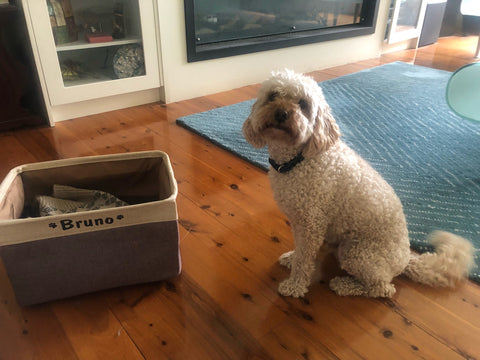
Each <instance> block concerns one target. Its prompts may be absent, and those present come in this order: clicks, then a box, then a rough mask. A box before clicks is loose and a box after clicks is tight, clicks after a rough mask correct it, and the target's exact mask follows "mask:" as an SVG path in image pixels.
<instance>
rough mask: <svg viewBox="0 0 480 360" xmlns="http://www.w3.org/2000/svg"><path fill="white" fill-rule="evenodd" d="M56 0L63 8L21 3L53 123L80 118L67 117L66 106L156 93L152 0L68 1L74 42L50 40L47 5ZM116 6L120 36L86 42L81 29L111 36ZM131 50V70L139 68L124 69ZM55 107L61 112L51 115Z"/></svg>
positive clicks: (31, 0)
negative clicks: (71, 13)
mask: <svg viewBox="0 0 480 360" xmlns="http://www.w3.org/2000/svg"><path fill="white" fill-rule="evenodd" d="M55 2H58V3H60V4H61V3H62V0H58V1H57V0H48V1H47V0H24V1H23V8H24V12H25V17H26V21H27V27H28V29H29V32H30V40H31V42H32V47H33V50H34V55H35V58H36V59H35V60H36V63H37V68H38V73H39V77H40V78H41V83H42V87H43V89H44V97H45V102H46V105H47V109H48V110H50V112H49V113H50V114H53V117H56V118H57V119H54V120H63V119H65V118H71V117H75V115H82V112H80V113H79V112H78V111H73V112H72V114H71V115H69V114H68V105H69V104H75V103H80V102H85V101H87V102H88V101H92V102H93V103H95V102H96V103H97V104H98V103H99V101H98V100H99V99H102V98H109V97H115V96H118V95H122V94H124V95H126V94H134V93H136V92H141V91H145V90H152V89H155V90H156V91H157V92H159V89H160V87H161V86H162V76H161V72H160V54H159V51H158V49H159V44H158V41H157V29H158V26H157V22H156V18H155V14H156V1H155V0H69V3H70V5H71V9H72V12H73V19H74V20H75V26H76V29H77V30H78V40H76V41H73V42H63V41H60V40H58V39H59V38H58V36H57V37H56V39H57V41H56V39H55V38H54V32H53V29H56V24H55V23H54V22H55V17H54V16H55V15H57V14H56V13H54V12H52V7H51V4H54V3H55ZM54 5H55V4H54ZM119 6H120V9H122V11H121V13H120V15H121V21H122V22H123V23H122V25H123V30H124V31H123V34H122V35H121V36H116V37H117V38H114V39H107V41H104V42H93V43H92V42H89V41H87V40H86V36H85V33H86V31H85V28H88V29H90V28H92V26H94V27H96V29H95V31H97V32H104V33H105V34H107V35H111V34H112V23H113V19H114V10H116V11H117V15H118V8H119ZM49 10H50V13H49ZM51 21H53V25H52V23H51ZM104 40H105V39H104ZM56 42H57V43H56ZM134 52H136V54H137V55H138V56H137V57H136V58H135V61H136V64H135V66H137V67H138V68H140V70H139V71H136V72H133V71H132V72H131V73H128V71H122V64H123V65H124V64H125V62H126V61H127V62H128V61H133V60H132V57H129V55H131V54H132V53H134ZM142 57H143V59H142ZM142 60H143V64H142ZM132 66H133V65H132ZM143 67H144V70H143ZM119 69H120V70H119ZM137 70H138V69H137ZM124 98H125V96H124ZM109 100H115V99H110V98H109ZM116 101H117V102H118V101H119V100H118V99H117V100H116ZM120 101H121V100H120ZM133 104H135V103H133ZM84 105H87V104H84ZM128 105H132V104H128ZM56 107H58V109H56ZM66 107H67V108H66ZM119 107H120V106H119V104H118V103H117V104H115V105H112V108H119ZM76 108H77V109H78V108H79V106H78V105H77V107H76ZM100 108H101V109H102V110H105V109H108V107H107V108H105V106H103V107H102V106H101V107H100ZM59 109H60V110H61V111H60V113H59V114H57V115H58V116H55V115H56V112H55V111H56V110H59ZM51 122H52V121H51Z"/></svg>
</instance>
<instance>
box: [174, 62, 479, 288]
mask: <svg viewBox="0 0 480 360" xmlns="http://www.w3.org/2000/svg"><path fill="white" fill-rule="evenodd" d="M450 75H451V73H450V72H447V71H441V70H436V69H431V68H425V67H421V66H415V65H410V64H406V63H401V62H396V63H391V64H387V65H382V66H379V67H376V68H372V69H368V70H363V71H360V72H357V73H354V74H350V75H346V76H342V77H339V78H336V79H332V80H327V81H324V82H322V83H320V86H321V87H322V89H323V92H324V94H325V98H326V99H327V101H328V103H329V104H330V106H331V108H332V111H333V114H334V116H335V119H336V120H337V123H338V125H339V127H340V130H341V132H342V138H343V140H344V141H345V142H346V143H347V144H349V145H350V146H351V147H352V148H353V149H355V150H356V151H357V152H358V153H359V154H360V155H361V156H362V157H363V158H365V159H366V160H368V161H369V162H370V164H372V166H373V167H374V168H375V169H377V171H378V172H380V173H381V174H382V175H383V177H384V178H385V179H386V180H387V181H388V182H389V183H390V184H391V185H392V186H393V188H394V189H395V191H396V192H397V194H398V196H399V197H400V199H401V200H402V203H403V206H404V209H405V214H406V217H407V222H408V228H409V232H410V238H411V244H412V248H413V249H415V250H417V251H420V252H424V251H429V250H431V248H430V246H429V245H428V244H427V243H426V241H425V239H426V236H427V234H428V233H430V232H431V231H433V230H437V229H440V230H446V231H450V232H453V233H455V234H458V235H461V236H463V237H465V238H467V239H469V240H470V241H472V243H473V244H474V246H475V248H476V249H477V251H476V254H475V260H476V267H475V268H474V269H473V271H472V273H471V278H472V279H473V280H475V281H477V282H480V256H479V255H480V254H479V250H478V249H479V248H480V224H479V219H480V123H475V122H471V121H468V120H463V119H461V118H460V117H458V116H457V115H455V114H454V113H453V111H451V110H450V108H449V107H448V105H447V103H446V100H445V89H446V85H447V82H448V79H449V77H450ZM253 103H254V100H251V101H245V102H242V103H239V104H235V105H231V106H227V107H223V108H218V109H214V110H211V111H207V112H204V113H200V114H194V115H190V116H186V117H183V118H180V119H178V120H177V123H178V124H179V125H181V126H184V127H186V128H187V129H189V130H191V131H193V132H195V133H197V134H200V135H201V136H203V137H205V138H207V139H209V140H210V141H212V142H213V143H215V144H217V145H219V146H221V147H223V148H225V149H227V150H229V151H231V152H233V153H234V154H236V155H238V156H240V157H242V158H244V159H246V160H247V161H249V162H251V163H253V164H254V165H256V166H259V167H261V168H262V169H265V170H267V169H268V153H267V151H266V149H260V150H257V149H254V148H252V146H251V145H250V144H248V143H247V142H246V141H245V139H244V138H243V136H242V130H241V129H242V124H243V122H244V120H245V119H246V118H247V116H248V114H249V113H250V108H251V106H252V104H253Z"/></svg>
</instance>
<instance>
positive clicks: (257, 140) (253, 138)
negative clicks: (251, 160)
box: [242, 105, 267, 149]
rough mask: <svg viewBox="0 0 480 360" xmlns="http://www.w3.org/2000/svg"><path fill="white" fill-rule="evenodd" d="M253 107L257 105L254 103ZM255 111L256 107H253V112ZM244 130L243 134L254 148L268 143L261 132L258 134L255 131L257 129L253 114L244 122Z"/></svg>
mask: <svg viewBox="0 0 480 360" xmlns="http://www.w3.org/2000/svg"><path fill="white" fill-rule="evenodd" d="M253 107H255V105H253ZM253 111H254V109H253V108H252V112H253ZM242 131H243V136H244V137H245V139H246V140H247V141H248V142H249V143H250V144H251V145H252V146H253V147H254V148H257V149H260V148H262V147H264V146H265V145H267V144H266V142H265V140H264V139H263V138H262V136H261V135H260V134H258V133H257V132H256V131H255V129H254V128H253V126H252V119H251V114H250V116H249V117H248V119H247V120H245V122H244V123H243V127H242Z"/></svg>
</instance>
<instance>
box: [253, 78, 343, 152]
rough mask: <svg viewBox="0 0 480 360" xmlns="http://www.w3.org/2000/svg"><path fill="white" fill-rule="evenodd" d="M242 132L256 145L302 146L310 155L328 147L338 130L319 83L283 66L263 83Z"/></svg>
mask: <svg viewBox="0 0 480 360" xmlns="http://www.w3.org/2000/svg"><path fill="white" fill-rule="evenodd" d="M243 134H244V136H245V139H247V141H248V142H249V143H250V144H252V145H253V146H254V147H256V148H261V147H263V146H265V145H276V146H283V147H302V146H304V155H309V154H314V153H317V152H320V151H325V150H326V149H328V148H329V147H330V146H331V145H332V144H333V143H334V142H335V141H336V140H337V139H338V138H339V136H340V131H339V129H338V126H337V124H336V122H335V120H334V118H333V116H332V114H331V112H330V107H329V106H328V104H327V103H326V101H325V98H324V96H323V93H322V90H321V89H320V87H319V86H318V84H317V83H316V82H315V81H314V80H313V79H312V78H309V77H306V76H304V75H301V74H296V73H294V72H293V71H290V70H285V71H282V72H278V73H275V74H273V75H272V77H270V78H269V79H267V80H266V81H265V82H264V83H263V84H262V87H261V88H260V90H259V92H258V97H257V101H256V102H255V104H254V105H253V107H252V111H251V113H250V115H249V117H248V119H247V120H246V121H245V123H244V124H243Z"/></svg>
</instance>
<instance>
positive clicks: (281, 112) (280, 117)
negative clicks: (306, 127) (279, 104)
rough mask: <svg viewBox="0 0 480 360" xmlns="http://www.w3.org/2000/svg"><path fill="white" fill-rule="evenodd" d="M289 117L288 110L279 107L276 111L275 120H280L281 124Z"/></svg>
mask: <svg viewBox="0 0 480 360" xmlns="http://www.w3.org/2000/svg"><path fill="white" fill-rule="evenodd" d="M287 117H288V112H286V111H285V110H283V109H277V111H275V121H276V122H278V123H279V124H281V123H283V122H284V121H285V120H287Z"/></svg>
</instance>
